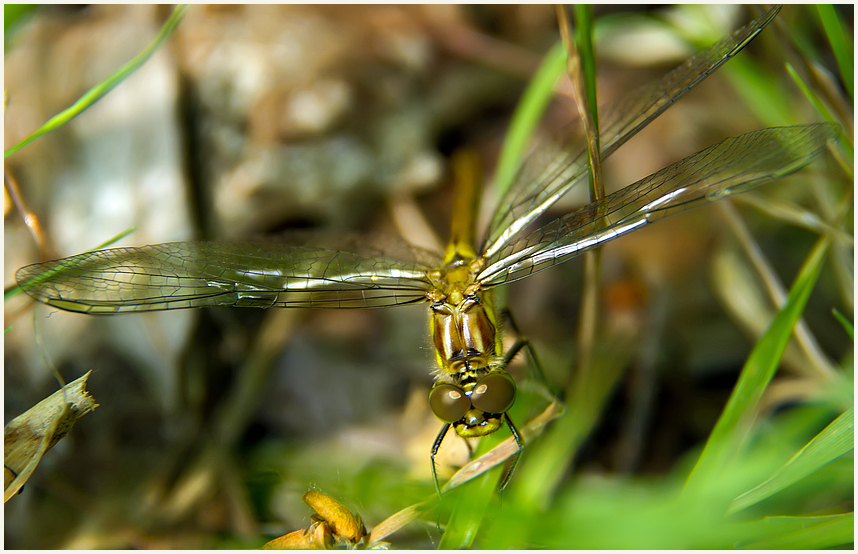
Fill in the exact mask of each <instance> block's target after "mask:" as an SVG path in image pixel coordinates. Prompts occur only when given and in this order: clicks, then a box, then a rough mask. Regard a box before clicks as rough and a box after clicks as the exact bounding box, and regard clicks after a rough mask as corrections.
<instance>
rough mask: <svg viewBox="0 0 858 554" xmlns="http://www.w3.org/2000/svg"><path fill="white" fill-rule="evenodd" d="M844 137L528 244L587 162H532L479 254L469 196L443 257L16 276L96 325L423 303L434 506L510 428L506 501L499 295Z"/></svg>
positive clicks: (766, 136) (721, 156)
mask: <svg viewBox="0 0 858 554" xmlns="http://www.w3.org/2000/svg"><path fill="white" fill-rule="evenodd" d="M778 10H779V8H774V9H772V10H770V11H769V12H767V13H766V14H764V15H763V16H762V17H760V18H759V19H757V20H754V21H752V22H751V23H749V24H748V25H746V26H745V27H743V28H741V29H739V30H738V31H736V32H735V33H733V34H731V35H729V36H727V37H725V38H723V39H722V40H720V41H719V42H717V43H715V44H714V45H712V46H710V47H709V48H707V49H705V50H703V51H701V52H699V53H698V54H696V55H695V56H693V57H692V58H690V59H689V60H687V61H686V62H684V63H683V64H682V65H680V66H679V67H678V68H676V69H675V70H673V71H672V72H670V73H669V74H667V75H666V76H665V77H664V78H663V79H662V80H661V81H659V82H658V83H656V84H655V85H653V86H650V87H647V88H645V89H643V90H642V91H637V92H635V93H634V94H632V95H630V96H628V97H627V98H626V99H625V100H621V101H620V102H619V103H618V104H617V105H616V106H615V107H614V109H613V110H609V111H608V115H607V117H606V118H605V119H603V121H602V124H601V130H600V138H601V145H602V146H601V157H602V158H607V157H608V156H610V155H612V154H613V153H614V152H615V151H616V150H617V149H619V147H620V146H622V145H623V144H624V143H625V142H626V141H628V140H629V139H630V138H631V137H633V136H634V135H635V134H637V133H638V132H639V131H640V130H641V129H643V128H644V127H646V126H647V125H648V124H649V123H651V122H652V121H653V120H654V119H655V118H657V117H658V116H659V115H661V114H662V113H663V112H664V111H665V110H667V109H668V108H669V107H670V106H671V105H673V104H674V103H676V102H677V101H678V100H679V99H680V98H682V97H683V96H684V95H685V94H687V93H688V92H689V91H690V90H692V89H693V88H694V87H696V86H697V85H699V84H700V83H701V82H702V81H703V80H705V79H706V78H707V77H708V76H709V75H711V74H712V73H713V72H715V71H716V70H717V69H718V68H719V67H721V66H722V65H723V64H724V63H726V62H727V61H728V60H730V58H732V57H733V56H735V55H736V54H737V53H738V52H739V51H740V50H742V48H744V47H745V46H746V45H747V44H748V43H749V42H750V41H751V40H753V39H754V37H756V36H757V35H758V34H759V33H760V32H761V31H762V30H763V29H764V28H765V27H766V25H768V24H769V23H770V22H771V21H772V19H773V18H774V17H775V16H776V15H777V13H778ZM836 134H837V128H836V126H834V125H831V124H810V125H799V126H792V127H779V128H769V129H762V130H758V131H754V132H750V133H747V134H744V135H741V136H738V137H733V138H727V139H725V140H723V141H721V142H718V143H716V144H713V145H712V146H710V147H708V148H705V149H704V150H701V151H699V152H697V153H695V154H693V155H691V156H688V157H687V158H685V159H682V160H680V161H678V162H676V163H674V164H672V165H670V166H668V167H666V168H664V169H662V170H661V171H658V172H656V173H654V174H652V175H650V176H648V177H646V178H644V179H641V180H640V181H638V182H636V183H633V184H631V185H628V186H627V187H625V188H623V189H621V190H619V191H617V192H615V193H613V194H610V195H608V196H606V197H604V198H602V199H600V200H597V201H595V202H592V203H590V204H588V205H585V206H583V207H581V208H579V209H577V210H575V211H573V212H571V213H569V214H567V215H564V216H562V217H559V218H558V219H555V220H554V221H551V222H549V223H548V224H546V225H543V226H541V227H539V228H536V229H534V230H531V228H532V227H534V226H535V225H534V224H535V222H536V221H537V219H538V218H540V216H542V215H543V214H544V213H545V212H546V211H547V210H548V209H549V208H551V206H552V205H553V204H554V203H555V202H557V201H558V200H559V199H560V198H561V197H562V196H563V195H565V194H566V193H567V192H569V191H570V190H572V189H573V188H575V187H577V186H579V185H581V184H582V183H584V182H586V180H587V177H588V174H589V162H588V158H587V153H586V150H585V149H584V148H583V147H582V146H580V145H574V144H573V145H567V146H564V147H563V148H561V149H559V151H558V152H557V153H554V154H552V155H551V156H550V157H549V159H548V161H547V162H546V161H545V157H544V156H542V157H540V156H536V157H534V156H531V158H529V160H528V161H526V162H525V165H524V166H523V168H522V170H521V172H520V176H519V178H518V180H517V181H516V182H515V183H514V185H513V186H512V187H511V188H510V189H509V190H508V191H507V192H506V193H505V194H504V195H503V196H502V197H501V199H500V201H499V203H498V207H497V209H496V211H495V213H494V216H493V218H492V219H491V222H490V224H489V226H488V229H487V230H486V232H485V236H484V239H483V240H482V241H481V243H480V244H479V245H477V244H476V241H475V240H474V237H475V235H476V233H475V231H474V228H475V212H476V210H475V209H474V206H475V205H476V204H477V202H478V193H477V191H476V189H477V187H476V186H474V185H465V184H461V183H460V184H459V186H457V190H456V192H455V198H454V202H453V206H454V208H453V218H452V221H453V224H452V226H451V232H450V240H449V242H448V245H447V247H446V249H445V251H444V252H437V253H436V252H431V251H426V250H422V249H418V248H416V247H411V246H408V245H404V244H403V245H400V246H396V247H391V246H389V243H388V244H376V243H374V242H372V241H363V240H361V241H351V242H349V241H347V240H345V239H342V238H338V237H330V236H325V237H321V236H317V235H312V234H307V235H302V236H301V237H300V238H295V237H292V238H291V239H290V240H288V241H282V242H204V241H189V242H173V243H165V244H154V245H148V246H142V247H134V248H113V249H107V250H99V251H93V252H87V253H83V254H79V255H75V256H71V257H67V258H63V259H60V260H54V261H49V262H45V263H38V264H33V265H28V266H26V267H23V268H21V269H20V270H18V272H17V273H16V280H17V282H18V284H19V286H20V287H21V289H22V290H23V291H24V292H25V293H26V294H28V295H29V296H31V297H32V298H34V299H35V300H37V301H39V302H41V303H44V304H47V305H49V306H52V307H54V308H58V309H61V310H66V311H71V312H79V313H84V314H90V315H117V314H128V313H136V312H148V311H157V310H178V309H186V308H199V307H211V306H234V307H255V308H273V307H284V308H334V309H347V308H381V307H390V306H399V305H408V304H415V303H427V304H428V315H429V334H430V336H431V344H432V345H433V347H434V353H435V359H436V367H435V369H434V371H433V376H434V379H435V381H434V384H433V386H432V389H431V392H430V396H429V404H430V406H431V409H432V411H433V413H434V414H435V416H437V417H438V419H440V420H441V421H442V422H443V426H442V428H441V430H440V432H439V433H438V435H437V437H436V439H435V442H434V444H433V446H432V450H431V463H432V475H433V480H434V483H435V487H436V490H439V491H440V489H439V488H438V476H437V473H436V465H435V457H436V454H437V452H438V450H439V448H440V445H441V444H442V442H443V441H444V439H445V437H446V436H447V435H448V432H449V431H450V429H453V430H454V431H455V433H456V434H458V435H459V436H461V437H463V438H475V437H483V436H486V435H489V434H491V433H494V432H495V431H497V430H499V429H500V428H501V427H503V426H506V427H507V428H508V429H509V431H510V433H511V434H512V436H513V437H514V439H515V442H516V444H517V452H516V453H515V455H514V457H513V460H512V464H511V465H510V466H509V469H508V470H507V472H506V474H505V476H504V477H503V478H502V483H501V485H500V488H501V490H502V489H503V487H504V486H505V485H506V483H507V482H508V480H509V478H510V477H511V475H512V472H513V470H514V468H515V465H516V463H517V461H518V459H519V457H520V455H521V451H522V450H523V448H524V440H523V438H522V435H521V433H520V432H519V431H518V429H517V428H516V426H515V424H514V423H513V421H512V420H511V418H510V417H509V415H508V412H509V410H510V408H511V407H512V406H513V404H514V402H515V398H516V392H517V389H516V383H515V381H514V380H513V378H512V377H511V376H510V375H509V374H508V373H507V371H506V367H507V364H508V363H509V362H510V360H511V358H512V356H514V355H515V353H516V347H515V346H514V347H513V348H511V349H510V350H509V351H506V350H505V349H504V345H503V342H502V337H501V334H500V333H499V332H498V318H499V310H498V306H497V305H496V302H495V298H494V292H495V289H496V288H497V287H499V286H501V285H505V284H507V283H510V282H513V281H517V280H519V279H523V278H525V277H528V276H530V275H533V274H534V273H536V272H539V271H543V270H545V269H548V268H550V267H552V266H554V265H557V264H560V263H563V262H565V261H567V260H570V259H572V258H574V257H576V256H578V255H580V254H581V253H583V252H586V251H588V250H590V249H593V248H596V247H598V246H601V245H602V244H604V243H606V242H608V241H611V240H614V239H616V238H619V237H621V236H623V235H626V234H628V233H631V232H633V231H635V230H637V229H640V228H642V227H644V226H647V225H649V224H651V223H654V222H656V221H658V220H660V219H663V218H665V217H667V216H670V215H673V214H677V213H681V212H685V211H687V210H690V209H692V208H695V207H697V206H700V205H703V204H707V203H709V202H713V201H717V200H720V199H723V198H726V197H728V196H731V195H735V194H739V193H742V192H745V191H747V190H750V189H752V188H754V187H757V186H759V185H762V184H764V183H767V182H771V181H774V180H776V179H779V178H781V177H784V176H786V175H789V174H791V173H794V172H796V171H798V170H800V169H802V168H803V167H805V166H807V165H808V164H809V163H811V162H812V161H813V160H814V159H816V158H817V157H818V156H820V155H821V154H822V153H823V152H824V151H825V149H826V148H827V145H828V143H829V141H831V140H834V139H835V136H836ZM534 160H535V161H534ZM439 493H440V492H439Z"/></svg>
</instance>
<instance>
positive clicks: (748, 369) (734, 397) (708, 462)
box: [685, 238, 829, 492]
mask: <svg viewBox="0 0 858 554" xmlns="http://www.w3.org/2000/svg"><path fill="white" fill-rule="evenodd" d="M828 246H829V240H828V238H822V239H820V240H819V241H818V242H817V243H816V245H815V246H814V248H813V250H812V251H811V253H810V255H809V256H808V257H807V259H806V260H805V263H804V265H803V266H802V268H801V271H800V272H799V275H798V277H797V278H796V280H795V282H794V283H793V286H792V288H791V289H790V292H789V297H788V298H787V302H786V304H785V305H784V306H783V308H781V310H780V311H779V312H778V313H777V315H775V318H774V320H773V321H772V323H771V325H770V326H769V328H768V329H767V330H766V332H765V333H764V334H763V336H762V337H760V340H759V341H757V344H756V345H755V346H754V349H753V350H752V351H751V354H750V356H749V357H748V360H747V362H745V366H744V367H743V368H742V372H741V374H740V375H739V381H738V382H737V383H736V386H735V387H734V388H733V393H732V394H731V395H730V399H729V400H728V401H727V405H726V406H725V407H724V411H723V412H722V413H721V417H720V418H719V419H718V422H717V423H716V424H715V428H714V429H713V430H712V433H711V434H710V435H709V440H708V441H707V442H706V446H705V447H704V449H703V453H702V454H701V455H700V458H699V459H698V461H697V464H696V465H695V467H694V469H693V470H692V472H691V475H690V476H689V477H688V480H687V481H686V485H685V490H686V492H688V491H689V490H690V489H695V488H699V487H701V486H703V485H705V483H706V481H707V480H709V479H710V478H711V477H712V475H713V474H717V473H719V472H722V471H724V467H725V465H726V463H727V462H728V461H730V460H731V459H732V458H733V457H734V455H735V454H736V453H737V452H738V451H739V450H740V449H741V448H742V445H743V443H744V440H745V438H746V436H747V434H748V430H749V427H750V422H751V420H752V418H753V417H754V415H755V414H756V411H757V409H758V405H759V402H760V399H761V398H762V396H763V392H764V391H765V390H766V387H767V386H768V384H769V381H771V379H772V377H773V376H774V374H775V371H776V370H777V367H778V364H779V362H780V359H781V357H782V356H783V353H784V350H785V349H786V346H787V344H788V343H789V340H790V336H791V335H792V330H793V328H794V327H795V324H796V322H797V321H798V318H799V317H801V314H802V312H803V310H804V307H805V305H806V304H807V299H808V298H809V297H810V293H811V292H812V291H813V288H814V285H815V284H816V280H817V277H819V272H820V270H821V269H822V262H823V261H824V260H825V252H826V251H827V250H828Z"/></svg>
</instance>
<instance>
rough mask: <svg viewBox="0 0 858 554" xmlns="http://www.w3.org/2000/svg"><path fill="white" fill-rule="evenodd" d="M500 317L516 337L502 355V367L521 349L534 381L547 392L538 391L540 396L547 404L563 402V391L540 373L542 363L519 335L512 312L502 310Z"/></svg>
mask: <svg viewBox="0 0 858 554" xmlns="http://www.w3.org/2000/svg"><path fill="white" fill-rule="evenodd" d="M501 317H503V318H505V319H506V321H507V323H508V325H509V326H510V328H511V329H512V330H513V332H514V333H515V335H516V337H517V338H516V341H515V343H514V344H513V345H512V346H511V347H510V349H509V350H507V352H506V354H504V359H503V365H504V367H506V366H508V365H509V363H510V362H511V361H512V360H513V358H515V357H516V356H517V355H518V353H519V352H520V351H521V350H522V349H524V350H526V351H527V355H528V358H529V360H530V363H529V364H528V366H529V367H530V368H531V370H532V371H533V373H535V374H536V380H537V381H538V382H539V383H540V384H542V385H543V386H544V387H545V388H546V389H547V391H539V392H540V394H541V395H542V396H544V397H545V399H546V400H548V401H549V402H551V401H555V400H559V401H561V402H562V401H563V400H564V399H563V391H562V390H561V389H559V388H558V387H555V386H552V385H551V383H550V382H549V381H548V379H546V378H545V373H544V372H543V371H542V363H540V361H539V357H538V356H537V355H536V349H535V348H534V347H533V344H532V343H531V342H530V339H528V338H527V337H525V336H524V335H523V334H522V333H521V330H519V328H518V324H516V322H515V319H514V318H513V317H512V312H510V311H509V309H508V308H504V309H503V310H502V312H501Z"/></svg>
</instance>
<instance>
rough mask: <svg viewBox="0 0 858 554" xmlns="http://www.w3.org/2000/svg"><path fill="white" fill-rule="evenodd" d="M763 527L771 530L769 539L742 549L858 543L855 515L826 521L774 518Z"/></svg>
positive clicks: (822, 518) (831, 517)
mask: <svg viewBox="0 0 858 554" xmlns="http://www.w3.org/2000/svg"><path fill="white" fill-rule="evenodd" d="M762 523H764V524H765V525H767V526H770V527H772V532H771V533H770V535H769V537H767V538H765V539H761V540H757V541H754V542H751V543H747V544H743V545H741V547H740V548H743V549H748V550H755V549H791V550H793V549H809V548H813V549H820V548H831V547H834V546H841V545H848V544H850V543H852V542H854V540H855V514H854V513H853V512H850V513H848V514H838V515H835V516H824V517H772V518H766V519H765V520H763V522H762Z"/></svg>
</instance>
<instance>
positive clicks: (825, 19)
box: [816, 4, 855, 98]
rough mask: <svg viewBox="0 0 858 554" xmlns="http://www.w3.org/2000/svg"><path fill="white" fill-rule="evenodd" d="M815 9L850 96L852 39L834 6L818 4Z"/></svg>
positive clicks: (852, 73) (853, 71)
mask: <svg viewBox="0 0 858 554" xmlns="http://www.w3.org/2000/svg"><path fill="white" fill-rule="evenodd" d="M816 11H817V12H819V19H820V20H822V27H823V28H824V29H825V36H826V37H828V42H829V43H830V44H831V49H832V50H833V51H834V58H835V59H836V60H837V67H838V69H839V70H840V76H841V78H842V79H843V85H844V86H845V87H846V92H848V93H849V97H850V98H852V97H854V87H855V81H854V79H855V51H854V45H853V43H852V40H851V39H850V38H849V35H847V33H846V31H844V30H843V25H841V22H840V18H838V17H837V12H836V11H834V6H832V5H831V4H818V5H817V6H816Z"/></svg>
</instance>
